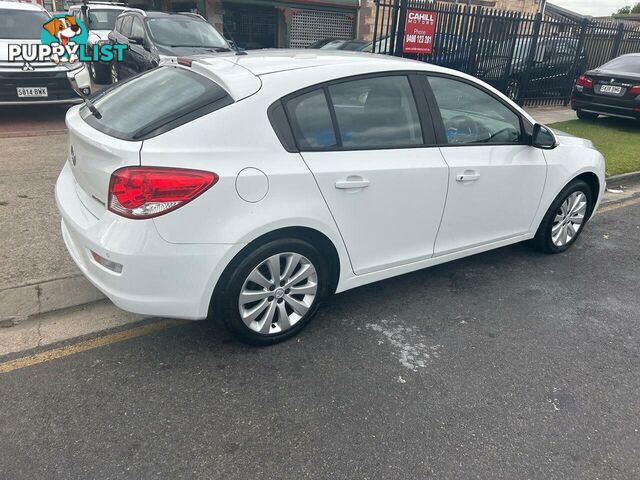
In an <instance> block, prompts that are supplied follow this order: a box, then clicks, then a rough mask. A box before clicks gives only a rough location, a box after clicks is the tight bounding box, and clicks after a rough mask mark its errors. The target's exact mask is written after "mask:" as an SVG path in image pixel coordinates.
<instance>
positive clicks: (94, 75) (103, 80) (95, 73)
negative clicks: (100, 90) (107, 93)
mask: <svg viewBox="0 0 640 480" xmlns="http://www.w3.org/2000/svg"><path fill="white" fill-rule="evenodd" d="M89 73H90V74H91V80H92V81H93V83H98V84H100V85H109V84H110V83H111V71H110V66H109V65H104V64H100V63H95V62H90V63H89Z"/></svg>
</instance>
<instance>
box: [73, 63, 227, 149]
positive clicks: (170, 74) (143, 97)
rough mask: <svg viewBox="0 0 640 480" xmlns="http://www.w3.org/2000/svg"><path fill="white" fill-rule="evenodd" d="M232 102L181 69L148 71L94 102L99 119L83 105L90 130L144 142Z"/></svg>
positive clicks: (208, 83)
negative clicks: (91, 128) (93, 129)
mask: <svg viewBox="0 0 640 480" xmlns="http://www.w3.org/2000/svg"><path fill="white" fill-rule="evenodd" d="M231 103H233V99H232V98H231V97H230V96H229V94H228V93H227V92H226V91H225V90H224V89H223V88H222V87H221V86H219V85H218V84H217V83H215V82H214V81H213V80H210V79H208V78H206V77H204V76H202V75H199V74H197V73H195V72H192V71H190V70H188V69H185V68H180V67H162V68H157V69H154V70H150V71H149V72H146V73H144V74H142V75H139V76H137V77H134V78H132V79H131V80H129V81H127V82H124V83H122V84H116V86H114V87H112V88H110V89H108V90H107V91H106V92H105V93H103V94H100V95H98V96H97V97H95V98H94V99H93V104H94V105H95V107H96V108H97V109H98V111H99V113H100V118H98V117H97V116H96V115H94V114H92V113H91V111H90V110H89V109H88V108H87V107H86V106H85V107H83V109H82V111H81V116H82V118H83V119H84V120H85V121H86V122H87V123H88V124H89V125H91V126H92V127H93V128H95V129H97V130H100V131H101V132H103V133H106V134H107V135H111V136H112V137H116V138H121V139H123V140H144V139H145V138H150V137H154V136H156V135H159V134H160V133H163V132H166V131H168V130H171V129H173V128H176V127H178V126H180V125H183V124H185V123H187V122H189V121H191V120H193V119H195V118H198V117H200V116H202V115H206V114H207V113H210V112H213V111H215V110H218V109H220V108H222V107H225V106H227V105H229V104H231Z"/></svg>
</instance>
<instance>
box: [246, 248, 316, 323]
mask: <svg viewBox="0 0 640 480" xmlns="http://www.w3.org/2000/svg"><path fill="white" fill-rule="evenodd" d="M317 293H318V273H317V272H316V269H315V267H314V266H313V264H312V263H311V262H310V261H309V259H307V258H306V257H305V256H303V255H300V254H298V253H292V252H286V253H279V254H277V255H273V256H271V257H269V258H267V259H266V260H264V261H263V262H262V263H260V264H259V265H258V266H257V267H256V268H254V269H253V270H252V271H251V273H250V274H249V276H248V277H247V278H246V280H245V281H244V283H243V285H242V289H241V290H240V298H239V299H238V311H239V312H240V317H241V318H242V321H243V322H244V324H245V325H246V326H247V327H249V328H250V329H251V330H253V331H255V332H258V333H261V334H263V335H270V334H274V333H280V332H284V331H285V330H288V329H289V328H291V327H293V326H294V325H295V324H296V323H298V322H299V321H300V320H301V319H302V318H303V317H304V316H305V314H306V313H307V311H308V310H309V308H311V305H312V304H313V301H314V300H315V298H316V295H317Z"/></svg>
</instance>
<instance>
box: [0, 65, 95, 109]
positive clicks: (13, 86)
mask: <svg viewBox="0 0 640 480" xmlns="http://www.w3.org/2000/svg"><path fill="white" fill-rule="evenodd" d="M72 78H75V81H76V83H77V84H78V88H80V89H89V92H90V91H91V79H90V77H89V70H88V69H87V67H86V65H82V66H81V67H80V68H78V69H76V70H67V69H66V68H64V67H62V68H42V69H38V68H36V69H35V70H33V71H27V72H23V71H22V70H21V69H15V68H12V69H0V105H47V104H73V103H80V102H82V99H81V98H80V97H79V96H78V94H77V93H76V92H75V90H74V89H73V88H72V86H71V79H72ZM18 87H47V92H48V96H47V97H44V98H40V97H34V98H19V97H18V92H17V88H18Z"/></svg>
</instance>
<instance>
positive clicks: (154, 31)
mask: <svg viewBox="0 0 640 480" xmlns="http://www.w3.org/2000/svg"><path fill="white" fill-rule="evenodd" d="M147 25H148V26H149V31H150V32H151V36H152V37H153V40H154V41H156V42H157V43H159V44H161V45H167V46H171V47H205V48H228V45H227V42H226V41H225V39H224V38H223V37H222V35H220V34H219V33H218V32H217V30H216V29H215V28H213V27H212V26H211V25H210V24H209V23H207V22H203V21H199V20H191V19H188V18H180V19H177V18H175V17H172V18H149V19H147Z"/></svg>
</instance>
